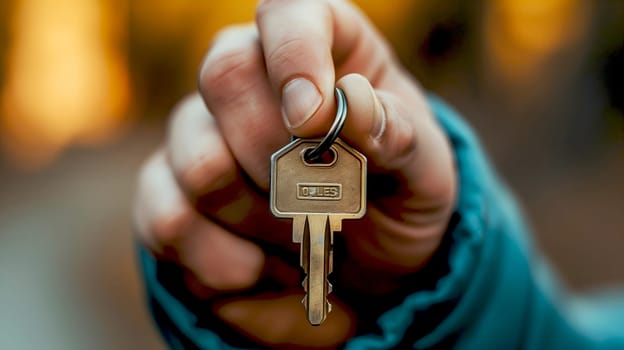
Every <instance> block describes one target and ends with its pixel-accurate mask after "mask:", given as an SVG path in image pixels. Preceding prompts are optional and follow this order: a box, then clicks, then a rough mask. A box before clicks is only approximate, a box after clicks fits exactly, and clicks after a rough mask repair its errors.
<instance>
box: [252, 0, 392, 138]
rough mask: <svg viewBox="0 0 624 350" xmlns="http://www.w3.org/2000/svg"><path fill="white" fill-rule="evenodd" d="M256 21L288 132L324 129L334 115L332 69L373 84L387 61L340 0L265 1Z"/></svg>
mask: <svg viewBox="0 0 624 350" xmlns="http://www.w3.org/2000/svg"><path fill="white" fill-rule="evenodd" d="M256 22H257V24H258V30H259V34H260V42H261V44H262V48H263V52H264V58H265V62H266V63H265V64H266V69H267V72H268V78H269V80H270V82H271V85H272V86H273V89H274V90H276V91H277V93H278V95H279V96H281V103H282V113H283V115H284V120H285V123H286V125H287V127H288V128H289V129H290V131H291V132H292V133H293V134H295V135H296V136H300V137H310V136H315V135H319V134H322V133H323V132H325V131H327V129H328V128H329V125H330V124H331V122H332V121H333V113H334V111H335V100H334V86H335V82H336V66H335V64H336V63H338V64H341V63H343V64H344V65H346V66H348V67H345V68H346V69H344V70H343V71H341V72H339V73H342V74H345V73H348V72H355V71H357V72H358V73H360V74H362V75H364V76H365V77H367V78H368V79H369V80H371V81H374V80H375V78H377V77H376V76H377V75H378V73H379V72H381V71H383V70H384V66H385V65H387V64H388V63H389V62H390V60H389V54H388V50H387V49H386V46H385V43H384V42H383V40H381V38H380V37H379V36H378V34H377V33H376V32H375V30H374V29H373V27H372V25H370V24H369V23H368V22H367V21H366V19H365V17H364V16H363V15H361V14H359V13H358V11H357V10H356V9H355V8H354V7H352V6H351V5H349V4H348V3H346V2H343V1H331V0H327V1H306V0H265V1H263V2H261V3H260V4H259V5H258V10H257V15H256Z"/></svg>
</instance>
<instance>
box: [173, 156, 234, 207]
mask: <svg viewBox="0 0 624 350" xmlns="http://www.w3.org/2000/svg"><path fill="white" fill-rule="evenodd" d="M177 177H178V182H179V183H180V185H181V186H182V187H183V188H184V189H185V190H186V191H187V192H189V193H190V194H191V195H195V196H198V195H201V194H204V193H206V192H210V191H213V190H217V189H220V188H223V187H226V186H227V185H229V184H231V183H232V182H234V179H235V177H236V168H235V165H234V164H233V160H232V159H231V157H230V155H229V154H228V153H227V152H226V151H221V152H219V151H217V152H215V149H206V150H204V152H203V153H201V154H199V155H198V156H197V157H196V158H195V159H194V160H192V161H191V162H190V164H189V165H188V166H186V167H185V168H184V169H182V170H181V171H180V172H179V173H178V176H177Z"/></svg>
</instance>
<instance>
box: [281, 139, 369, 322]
mask: <svg viewBox="0 0 624 350" xmlns="http://www.w3.org/2000/svg"><path fill="white" fill-rule="evenodd" d="M320 142H321V139H297V140H294V141H292V142H291V143H289V144H288V145H286V146H284V147H283V148H282V149H280V150H278V151H277V152H275V153H274V154H273V156H272V157H271V192H270V200H271V211H272V213H273V215H274V216H276V217H279V218H291V219H293V230H292V239H293V242H295V243H299V244H300V245H301V250H300V252H301V254H300V259H301V267H302V268H303V270H304V272H305V273H306V278H305V279H304V281H303V283H302V285H303V287H304V291H305V292H306V295H305V297H304V298H303V300H302V303H303V304H304V306H305V309H306V312H307V318H308V321H309V322H310V324H312V325H315V326H318V325H320V324H321V323H322V322H323V321H324V320H325V318H326V316H327V314H328V313H329V312H330V311H331V304H330V303H329V302H328V301H327V295H328V294H329V293H330V292H331V288H332V286H331V284H330V283H329V281H328V280H327V276H328V275H329V274H330V273H331V272H332V264H333V250H332V247H333V233H334V232H338V231H341V230H342V220H343V219H359V218H361V217H362V216H364V213H365V212H366V157H364V155H362V154H360V153H359V152H358V151H357V150H355V149H353V148H351V147H350V146H349V145H347V144H346V143H345V142H344V141H342V140H341V139H340V138H336V139H335V141H334V143H333V144H332V145H331V147H330V148H329V150H328V151H327V152H326V153H325V154H324V157H323V158H321V160H319V161H315V162H309V161H307V160H306V156H305V155H306V154H308V152H310V151H311V150H312V149H314V148H315V147H316V146H318V145H319V143H320Z"/></svg>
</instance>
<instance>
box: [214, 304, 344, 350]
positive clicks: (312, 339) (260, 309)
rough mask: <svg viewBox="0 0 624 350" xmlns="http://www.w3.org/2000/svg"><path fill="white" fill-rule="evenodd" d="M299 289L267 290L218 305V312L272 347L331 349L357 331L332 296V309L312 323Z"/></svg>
mask: <svg viewBox="0 0 624 350" xmlns="http://www.w3.org/2000/svg"><path fill="white" fill-rule="evenodd" d="M302 297H303V295H302V294H300V293H294V292H290V293H289V292H286V293H281V294H264V295H260V296H257V297H253V298H243V299H233V300H228V301H226V302H223V303H219V304H217V305H215V312H216V314H217V315H218V316H219V317H221V318H222V319H223V320H224V321H226V322H227V323H229V324H230V325H232V326H233V327H236V328H237V329H238V330H239V331H240V332H242V333H243V334H245V335H246V336H247V337H250V338H251V339H253V340H255V341H258V342H260V343H261V344H263V345H265V346H268V347H270V348H272V349H304V348H305V349H328V348H335V347H336V346H338V345H340V344H342V343H344V342H345V341H346V340H347V339H348V338H350V337H351V336H352V335H353V332H354V329H353V328H354V326H353V325H354V320H353V319H354V318H353V316H352V315H351V314H350V312H349V311H348V309H347V308H346V307H345V306H343V305H342V304H340V303H339V302H338V301H336V300H332V312H330V313H329V315H328V316H327V319H326V320H325V322H323V324H322V325H321V326H311V325H310V324H309V323H308V321H307V318H306V315H305V309H304V308H303V307H302V305H301V298H302Z"/></svg>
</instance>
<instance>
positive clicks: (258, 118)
mask: <svg viewBox="0 0 624 350" xmlns="http://www.w3.org/2000/svg"><path fill="white" fill-rule="evenodd" d="M336 77H338V81H336ZM335 86H338V87H340V88H341V89H342V90H343V91H344V92H345V95H346V97H347V100H348V113H349V114H348V117H347V120H346V123H345V126H344V129H343V131H342V134H341V138H343V139H344V140H346V141H347V142H348V143H349V144H350V145H351V146H353V147H354V148H356V149H358V150H360V151H361V152H362V153H364V154H365V155H366V156H367V158H368V162H369V186H368V188H369V197H368V204H367V207H368V211H367V214H366V216H365V217H364V218H363V219H361V220H348V221H345V222H343V231H342V232H340V233H339V234H340V235H341V236H342V238H343V240H344V242H345V246H346V252H347V256H345V257H342V259H341V260H342V261H343V262H342V265H341V266H335V272H334V274H333V276H332V277H333V278H334V279H336V280H340V281H341V285H345V286H348V288H349V289H352V290H360V291H361V292H362V293H363V294H370V295H371V296H374V295H383V294H384V293H390V292H392V291H394V290H396V289H397V288H398V287H399V286H398V281H399V279H400V278H401V277H402V276H406V275H408V274H411V273H413V272H415V271H418V270H419V269H421V268H422V267H423V266H424V265H425V264H426V263H427V261H428V260H429V259H430V257H431V256H432V255H433V253H434V252H435V251H436V249H437V248H438V246H439V244H440V241H441V239H442V236H443V234H444V232H445V230H446V227H447V225H448V222H449V218H450V215H451V213H452V210H453V206H454V201H455V196H456V192H457V188H456V187H457V185H456V179H455V177H456V176H455V169H454V164H453V157H452V152H451V148H450V145H449V143H448V141H447V140H446V137H445V135H444V133H443V131H442V130H441V129H440V128H439V126H438V125H437V124H436V122H435V120H434V118H433V116H432V115H431V112H430V111H429V109H428V107H427V103H426V99H425V97H424V95H423V93H422V91H421V90H420V89H419V87H418V86H417V84H416V83H415V82H414V81H413V80H412V78H411V77H410V75H409V74H408V73H406V72H405V71H404V69H403V68H402V67H401V66H400V65H399V64H398V63H397V61H396V60H395V58H394V57H393V54H392V52H391V51H390V49H389V48H388V47H387V44H386V43H385V42H384V40H383V39H382V38H381V37H380V35H379V34H378V33H377V32H376V31H375V30H374V28H373V27H372V25H371V24H369V23H368V21H367V20H366V18H365V16H363V15H362V14H361V13H360V12H358V10H357V9H355V8H354V7H352V6H351V5H350V4H348V3H346V2H343V1H339V0H335V1H334V0H322V1H321V0H319V1H306V0H270V1H269V0H267V1H263V2H261V3H260V4H259V6H258V9H257V16H256V24H255V25H246V26H236V27H231V28H228V29H226V30H224V31H222V32H221V33H220V35H219V36H218V37H217V38H216V40H215V42H214V44H213V46H212V47H211V48H210V50H209V52H208V54H207V56H206V58H205V60H204V62H203V64H202V67H201V70H200V75H199V90H200V93H199V95H193V96H191V97H189V98H187V99H186V100H184V101H182V102H181V103H180V105H179V106H178V107H177V108H176V109H175V110H174V112H173V113H172V114H173V115H172V121H171V124H170V126H169V133H168V138H167V141H166V143H165V145H164V146H163V147H162V148H161V149H159V150H158V151H156V152H155V154H154V155H153V156H152V157H151V158H150V159H149V160H148V162H147V163H146V164H145V166H144V167H143V170H142V172H141V175H140V178H139V186H138V193H137V196H136V203H135V213H134V214H135V215H134V216H135V223H136V226H137V231H138V235H139V238H140V239H141V240H142V242H143V244H144V245H145V246H146V247H148V248H149V249H150V251H151V252H152V253H153V254H154V255H155V256H156V257H157V258H159V259H164V260H172V261H175V262H176V263H178V264H179V265H181V266H182V267H184V269H185V271H187V273H186V278H185V280H186V287H187V288H188V289H189V290H191V291H192V292H193V293H194V294H195V295H197V296H198V297H200V298H206V299H211V298H215V297H217V296H218V301H217V302H215V303H214V304H213V308H212V310H213V312H214V313H215V315H217V316H218V317H219V318H221V319H222V320H224V321H225V322H226V323H228V324H231V325H232V326H234V327H235V328H237V329H238V330H240V332H242V333H243V334H245V335H247V336H248V337H250V338H251V339H254V340H255V341H258V342H260V343H262V344H265V345H267V346H270V347H277V348H289V349H290V348H296V347H314V348H328V347H329V348H330V347H334V346H336V345H339V344H341V343H343V342H345V341H346V340H347V339H348V338H349V337H350V336H352V335H353V332H354V327H355V325H356V319H357V314H358V310H353V309H352V307H351V306H350V305H349V300H339V299H336V298H335V297H334V296H333V295H330V299H331V300H332V304H333V306H334V307H333V311H332V312H331V313H330V314H329V316H328V318H327V320H326V321H325V323H324V324H323V325H322V326H319V327H311V326H309V324H308V323H307V319H306V317H305V313H304V308H303V306H302V305H301V303H300V301H301V298H302V296H303V290H302V288H301V286H300V283H301V280H300V278H301V276H300V274H301V271H300V269H299V267H298V266H296V262H298V261H297V260H296V259H295V264H288V262H290V261H289V260H292V259H288V258H287V257H286V256H287V255H289V254H290V253H292V255H293V256H296V253H297V252H298V250H299V246H298V245H296V244H294V243H292V242H291V231H292V227H291V225H292V224H291V222H290V220H279V219H276V218H274V217H273V216H272V215H271V213H270V210H269V203H268V195H267V193H268V190H269V179H270V174H269V172H270V163H269V159H270V156H271V154H272V153H273V152H275V151H276V150H277V149H279V148H280V147H281V146H283V145H285V144H286V143H287V142H288V141H289V138H290V135H291V134H294V135H296V136H298V137H312V136H320V135H323V134H324V133H326V132H327V130H328V129H329V126H330V124H331V123H332V122H333V119H334V113H335V100H334V87H335ZM267 247H279V249H277V250H275V249H268V250H267V249H265V248H267ZM276 251H277V252H278V253H275V252H276ZM338 258H339V257H336V261H338V260H339V259H338ZM361 276H366V280H365V281H363V280H362V279H361V278H360V277H361ZM267 279H270V280H272V281H275V282H277V283H278V284H279V285H280V286H281V288H280V290H279V291H277V292H276V291H274V290H272V291H258V293H257V295H254V296H245V297H241V296H237V295H236V294H237V293H238V292H240V291H245V290H249V289H251V288H254V287H256V286H257V285H258V284H259V283H260V282H262V281H264V280H267ZM230 296H231V297H230ZM215 300H217V299H215Z"/></svg>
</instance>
